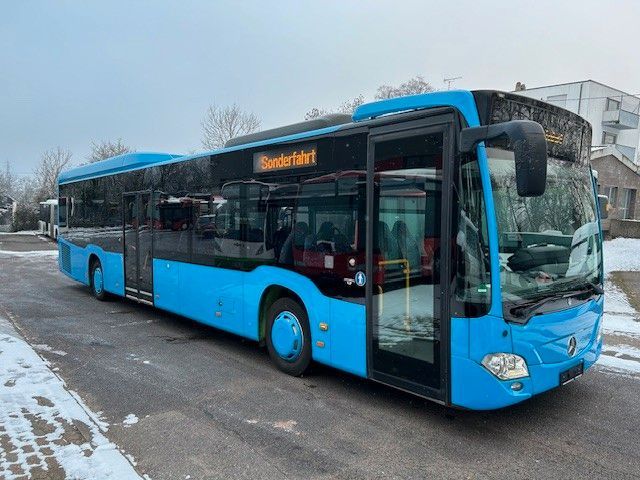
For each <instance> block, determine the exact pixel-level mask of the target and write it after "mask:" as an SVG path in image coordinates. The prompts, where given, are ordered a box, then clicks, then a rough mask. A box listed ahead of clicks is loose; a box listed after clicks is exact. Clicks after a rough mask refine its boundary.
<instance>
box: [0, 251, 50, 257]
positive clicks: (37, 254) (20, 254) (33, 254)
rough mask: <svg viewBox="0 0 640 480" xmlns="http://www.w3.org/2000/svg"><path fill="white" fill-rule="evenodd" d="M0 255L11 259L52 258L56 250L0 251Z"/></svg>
mask: <svg viewBox="0 0 640 480" xmlns="http://www.w3.org/2000/svg"><path fill="white" fill-rule="evenodd" d="M0 255H8V256H11V257H19V258H24V257H52V256H57V255H58V250H29V251H26V252H15V251H13V250H0Z"/></svg>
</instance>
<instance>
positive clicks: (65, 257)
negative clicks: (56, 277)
mask: <svg viewBox="0 0 640 480" xmlns="http://www.w3.org/2000/svg"><path fill="white" fill-rule="evenodd" d="M60 266H61V267H62V270H64V271H65V272H67V273H69V274H70V273H71V248H70V247H69V245H67V244H66V243H61V244H60Z"/></svg>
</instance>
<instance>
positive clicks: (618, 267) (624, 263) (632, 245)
mask: <svg viewBox="0 0 640 480" xmlns="http://www.w3.org/2000/svg"><path fill="white" fill-rule="evenodd" d="M639 248H640V239H637V238H614V239H613V240H607V241H606V242H604V243H603V247H602V253H603V256H604V273H605V275H606V274H609V273H611V272H637V271H640V255H638V251H639V250H638V249H639Z"/></svg>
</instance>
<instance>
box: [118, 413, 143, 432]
mask: <svg viewBox="0 0 640 480" xmlns="http://www.w3.org/2000/svg"><path fill="white" fill-rule="evenodd" d="M139 421H140V419H139V418H138V417H136V416H135V415H134V414H133V413H130V414H129V415H127V416H126V417H124V420H123V421H122V425H124V428H128V427H130V426H131V425H135V424H136V423H138V422H139Z"/></svg>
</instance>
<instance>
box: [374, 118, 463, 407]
mask: <svg viewBox="0 0 640 480" xmlns="http://www.w3.org/2000/svg"><path fill="white" fill-rule="evenodd" d="M439 118H440V117H439ZM426 122H429V123H430V124H432V123H431V122H432V120H430V119H427V120H422V125H424V124H425V123H426ZM434 122H436V123H435V124H432V125H433V126H425V127H418V126H416V127H414V128H413V129H409V130H404V131H400V132H399V131H398V130H399V127H401V125H398V124H396V125H393V126H390V127H382V128H381V129H376V130H372V132H371V136H370V140H369V142H370V143H369V157H368V162H369V165H368V184H367V185H368V188H367V190H368V202H367V203H368V211H369V218H370V219H371V222H370V224H369V225H368V231H367V237H368V238H367V240H368V242H367V277H368V279H366V282H367V307H368V308H367V330H368V332H367V338H368V344H369V347H368V364H369V376H370V377H371V378H373V379H375V380H378V381H381V382H383V383H387V384H390V385H394V386H397V387H400V388H403V389H405V390H408V391H412V392H415V393H418V394H420V395H423V396H427V397H430V398H434V399H436V400H442V401H446V392H447V383H446V375H445V373H444V372H445V369H444V368H445V366H446V359H447V355H448V351H449V349H448V348H447V345H446V342H447V341H448V328H447V327H448V310H446V306H445V305H446V304H447V302H446V301H445V298H446V297H445V296H444V295H445V292H446V291H447V289H446V288H445V285H444V284H445V283H446V282H441V265H442V264H443V263H444V261H441V259H442V260H444V259H445V258H446V256H445V255H446V253H443V252H446V251H447V249H448V247H447V245H446V242H444V241H443V240H442V238H441V233H442V231H443V228H442V219H443V218H445V217H446V213H445V212H446V210H445V209H444V206H443V203H445V202H443V191H446V190H445V189H444V187H443V178H444V177H443V165H447V163H450V162H447V161H446V158H447V155H448V154H449V153H448V152H449V151H450V150H451V149H450V148H449V146H448V142H449V139H450V133H449V132H450V130H449V124H448V123H442V118H440V121H434Z"/></svg>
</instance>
